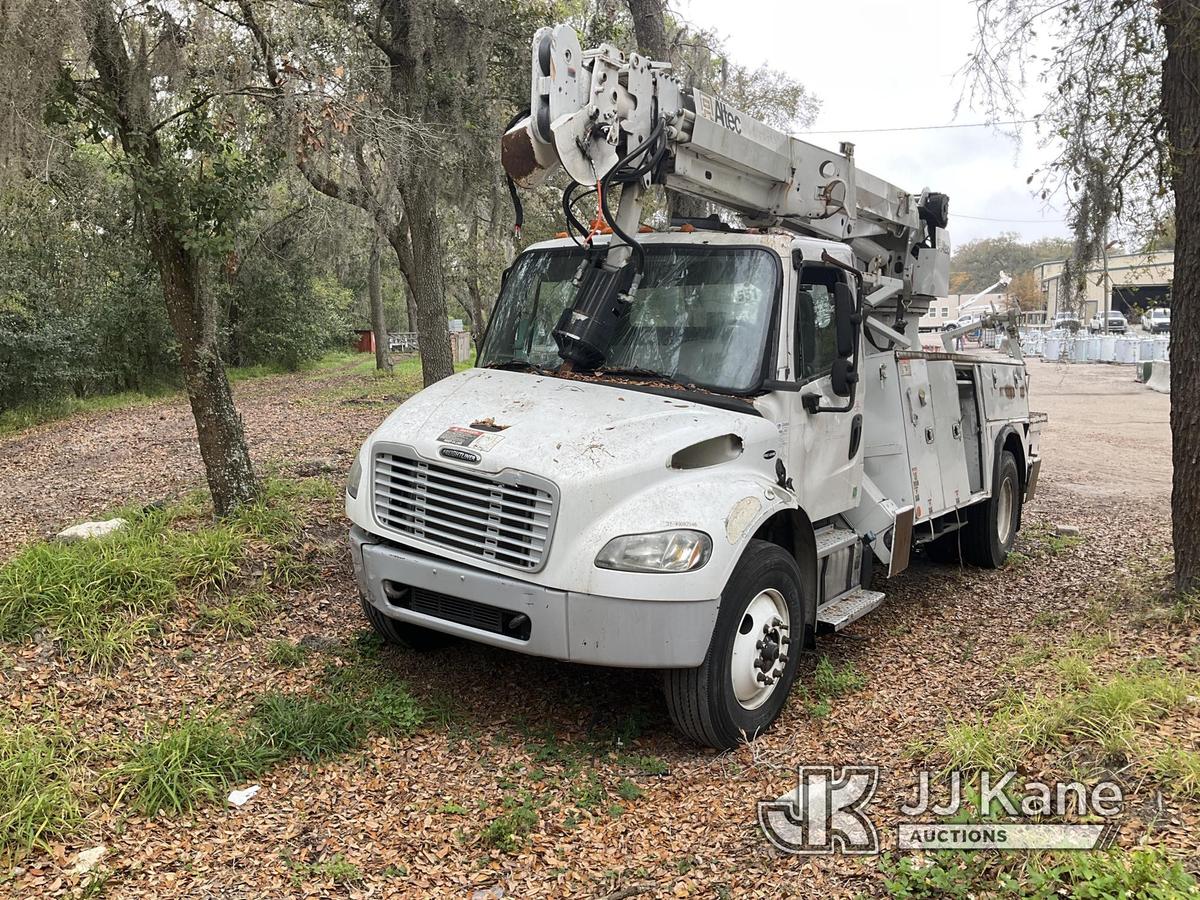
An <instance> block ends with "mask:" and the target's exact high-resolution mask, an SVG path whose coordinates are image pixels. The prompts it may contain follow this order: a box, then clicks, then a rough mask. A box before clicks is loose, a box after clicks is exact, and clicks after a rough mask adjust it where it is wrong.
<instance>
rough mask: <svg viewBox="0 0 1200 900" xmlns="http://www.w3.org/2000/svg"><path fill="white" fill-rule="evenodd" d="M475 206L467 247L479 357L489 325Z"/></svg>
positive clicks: (469, 290)
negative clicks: (486, 314)
mask: <svg viewBox="0 0 1200 900" xmlns="http://www.w3.org/2000/svg"><path fill="white" fill-rule="evenodd" d="M477 213H478V210H476V209H475V204H474V203H472V204H471V205H470V207H469V214H470V216H471V228H470V231H469V233H468V235H467V245H468V247H469V248H470V249H469V251H468V253H469V255H468V257H467V295H468V297H469V298H470V301H471V340H472V343H474V344H475V355H476V356H478V355H479V345H480V342H482V341H483V333H484V331H485V330H486V328H487V323H486V322H485V321H484V318H483V292H482V291H480V289H479V268H480V262H479V216H478V214H477Z"/></svg>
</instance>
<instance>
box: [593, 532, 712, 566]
mask: <svg viewBox="0 0 1200 900" xmlns="http://www.w3.org/2000/svg"><path fill="white" fill-rule="evenodd" d="M711 555H712V540H711V539H710V538H709V536H708V535H707V534H705V533H704V532H703V531H682V530H681V531H656V532H654V533H653V534H626V535H622V536H621V537H618V538H613V539H612V540H611V541H609V542H608V543H607V544H605V545H604V549H603V550H601V551H600V554H599V555H598V556H597V557H596V565H597V566H599V567H600V568H601V569H617V570H619V571H622V572H691V571H692V570H693V569H699V568H700V567H701V566H702V565H704V564H705V563H706V562H708V558H709V556H711Z"/></svg>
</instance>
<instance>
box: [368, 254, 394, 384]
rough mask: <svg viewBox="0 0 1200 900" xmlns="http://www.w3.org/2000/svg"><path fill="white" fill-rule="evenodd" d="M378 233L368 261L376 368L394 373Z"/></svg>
mask: <svg viewBox="0 0 1200 900" xmlns="http://www.w3.org/2000/svg"><path fill="white" fill-rule="evenodd" d="M380 243H381V241H380V238H379V234H378V232H375V233H374V234H373V236H372V238H371V253H370V256H369V257H368V259H367V295H368V298H369V301H370V304H371V332H372V333H373V334H374V335H375V368H376V370H377V371H380V372H389V373H390V372H391V371H392V356H391V351H390V350H389V348H388V332H387V322H386V321H385V318H384V313H383V285H382V284H380V278H379V257H380V254H381V251H382V248H381V247H380Z"/></svg>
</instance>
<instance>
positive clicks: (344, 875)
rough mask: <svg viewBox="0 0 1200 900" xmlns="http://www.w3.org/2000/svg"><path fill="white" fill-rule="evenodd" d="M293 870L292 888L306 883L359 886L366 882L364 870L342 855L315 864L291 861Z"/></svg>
mask: <svg viewBox="0 0 1200 900" xmlns="http://www.w3.org/2000/svg"><path fill="white" fill-rule="evenodd" d="M288 867H289V868H290V869H291V870H292V886H293V887H300V886H301V885H302V884H303V883H304V882H306V881H332V882H333V883H334V884H358V883H359V882H361V881H363V880H365V878H366V876H365V875H363V872H362V869H360V868H359V867H358V866H356V865H354V863H352V862H350V861H349V860H348V859H346V857H344V856H342V855H341V854H340V853H335V854H334V855H333V856H331V857H329V859H325V860H321V861H320V862H315V863H303V862H296V861H289V862H288Z"/></svg>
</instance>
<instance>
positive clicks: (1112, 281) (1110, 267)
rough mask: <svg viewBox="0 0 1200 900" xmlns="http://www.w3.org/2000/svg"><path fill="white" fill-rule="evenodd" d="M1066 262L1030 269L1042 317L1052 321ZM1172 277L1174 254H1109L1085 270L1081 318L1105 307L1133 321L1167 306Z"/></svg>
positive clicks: (1092, 314)
mask: <svg viewBox="0 0 1200 900" xmlns="http://www.w3.org/2000/svg"><path fill="white" fill-rule="evenodd" d="M1064 265H1066V260H1056V261H1054V262H1047V263H1042V264H1041V265H1039V266H1037V267H1036V268H1035V269H1034V274H1035V275H1036V276H1037V279H1038V282H1039V283H1040V284H1041V286H1042V291H1043V292H1045V295H1046V317H1047V319H1048V320H1050V321H1053V320H1054V316H1055V314H1056V313H1057V312H1058V311H1059V310H1058V305H1059V297H1060V295H1061V293H1062V292H1061V291H1060V287H1061V284H1062V272H1063V266H1064ZM1174 277H1175V254H1174V252H1173V251H1170V250H1164V251H1156V252H1153V253H1125V254H1121V255H1109V256H1108V257H1107V259H1106V260H1097V261H1096V262H1095V263H1093V264H1092V266H1089V267H1088V270H1087V290H1086V293H1085V299H1084V309H1083V310H1082V314H1081V318H1083V319H1084V320H1085V321H1086V320H1088V319H1090V318H1091V317H1092V316H1095V315H1097V314H1099V312H1100V310H1102V309H1103V308H1104V307H1105V298H1106V297H1107V298H1108V304H1107V305H1108V308H1109V309H1116V310H1119V311H1120V312H1122V313H1124V314H1125V316H1126V318H1129V319H1131V320H1134V321H1136V319H1137V318H1138V317H1140V315H1141V313H1142V312H1143V311H1145V310H1147V309H1151V308H1152V307H1155V306H1167V307H1169V306H1170V305H1171V282H1172V280H1173V279H1174Z"/></svg>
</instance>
